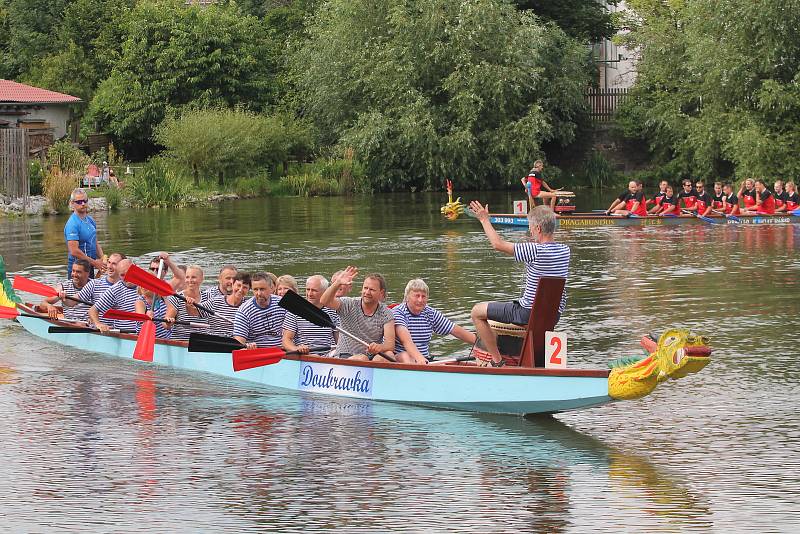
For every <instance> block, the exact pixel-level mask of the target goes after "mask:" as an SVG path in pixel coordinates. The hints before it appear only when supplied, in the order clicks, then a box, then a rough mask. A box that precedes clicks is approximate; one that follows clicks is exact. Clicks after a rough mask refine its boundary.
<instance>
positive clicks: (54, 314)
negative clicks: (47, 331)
mask: <svg viewBox="0 0 800 534" xmlns="http://www.w3.org/2000/svg"><path fill="white" fill-rule="evenodd" d="M45 307H46V309H47V316H48V317H49V318H51V319H58V308H56V307H55V306H53V305H52V304H50V303H49V302H47V303H45Z"/></svg>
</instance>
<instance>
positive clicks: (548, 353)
mask: <svg viewBox="0 0 800 534" xmlns="http://www.w3.org/2000/svg"><path fill="white" fill-rule="evenodd" d="M544 366H545V368H547V369H566V368H567V334H565V333H563V332H545V333H544Z"/></svg>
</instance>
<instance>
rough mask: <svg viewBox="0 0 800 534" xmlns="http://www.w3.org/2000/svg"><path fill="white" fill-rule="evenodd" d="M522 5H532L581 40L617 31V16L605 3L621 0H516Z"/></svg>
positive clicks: (597, 37)
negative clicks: (602, 0)
mask: <svg viewBox="0 0 800 534" xmlns="http://www.w3.org/2000/svg"><path fill="white" fill-rule="evenodd" d="M514 3H515V4H516V5H517V7H518V8H519V9H530V10H531V11H533V12H534V13H536V15H537V16H538V17H540V18H541V19H542V20H546V21H552V22H554V23H556V24H557V25H558V27H559V28H561V29H562V30H564V32H565V33H566V34H567V35H569V36H571V37H574V38H576V39H578V40H579V41H581V42H586V43H589V42H592V43H593V42H598V41H601V40H603V39H610V38H611V37H612V36H613V35H614V34H615V33H616V31H617V28H616V25H615V22H614V17H613V16H612V14H611V13H610V12H609V11H608V9H606V7H605V4H608V5H616V4H617V3H618V2H617V0H611V1H606V2H598V1H597V0H515V1H514Z"/></svg>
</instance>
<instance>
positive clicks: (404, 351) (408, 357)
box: [392, 278, 476, 364]
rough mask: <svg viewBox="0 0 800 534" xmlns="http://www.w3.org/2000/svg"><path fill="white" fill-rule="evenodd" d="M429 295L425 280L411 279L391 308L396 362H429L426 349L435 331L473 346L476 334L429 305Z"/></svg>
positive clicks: (428, 352) (429, 355)
mask: <svg viewBox="0 0 800 534" xmlns="http://www.w3.org/2000/svg"><path fill="white" fill-rule="evenodd" d="M429 293H430V290H429V289H428V284H426V283H425V281H424V280H422V279H421V278H415V279H414V280H410V281H409V282H408V284H406V291H405V296H404V298H403V303H402V304H400V305H399V306H395V307H394V308H393V309H392V313H393V314H394V331H395V335H396V338H397V340H396V344H395V349H394V352H395V354H396V355H397V361H398V362H404V363H419V364H426V363H428V362H429V361H432V360H433V358H432V356H431V353H430V348H429V346H430V342H431V337H433V333H434V332H435V333H437V334H439V335H441V336H447V335H450V334H452V335H453V336H454V337H457V338H458V339H460V340H462V341H464V342H465V343H469V344H470V345H474V344H475V340H476V336H475V334H473V333H472V332H469V331H468V330H465V329H464V328H462V327H460V326H458V325H456V324H454V323H453V321H451V320H450V319H448V318H447V317H445V316H444V315H442V313H441V312H440V311H439V310H437V309H435V308H432V307H430V306H428V295H429Z"/></svg>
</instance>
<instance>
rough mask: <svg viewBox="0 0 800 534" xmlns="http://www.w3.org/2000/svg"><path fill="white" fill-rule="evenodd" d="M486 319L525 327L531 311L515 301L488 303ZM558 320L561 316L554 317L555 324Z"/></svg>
mask: <svg viewBox="0 0 800 534" xmlns="http://www.w3.org/2000/svg"><path fill="white" fill-rule="evenodd" d="M486 317H487V319H491V320H492V321H497V322H498V323H507V324H516V325H520V326H527V325H528V319H530V317H531V310H529V309H528V308H524V307H522V306H520V304H519V302H517V301H516V300H515V301H513V302H489V303H488V305H487V306H486ZM559 319H561V314H558V316H556V323H558V321H559Z"/></svg>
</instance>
